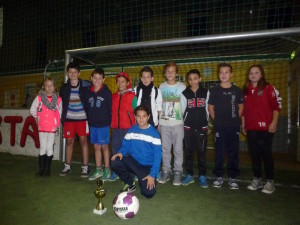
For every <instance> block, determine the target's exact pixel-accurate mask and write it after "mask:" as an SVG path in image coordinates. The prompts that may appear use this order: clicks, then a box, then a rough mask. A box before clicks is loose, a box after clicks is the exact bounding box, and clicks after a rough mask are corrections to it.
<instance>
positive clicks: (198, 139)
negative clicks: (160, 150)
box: [180, 69, 209, 188]
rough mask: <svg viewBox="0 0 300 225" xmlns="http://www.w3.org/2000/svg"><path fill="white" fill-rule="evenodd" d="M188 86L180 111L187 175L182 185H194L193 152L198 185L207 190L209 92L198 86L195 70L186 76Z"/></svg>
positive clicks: (198, 81)
mask: <svg viewBox="0 0 300 225" xmlns="http://www.w3.org/2000/svg"><path fill="white" fill-rule="evenodd" d="M186 77H187V80H188V82H189V84H190V86H189V87H187V88H186V89H185V90H184V91H183V92H182V95H181V100H180V101H181V110H182V114H183V120H184V141H185V147H186V158H185V164H186V172H187V175H186V177H185V179H184V180H183V181H182V185H189V184H191V183H194V177H193V175H194V150H196V151H197V153H198V172H199V184H200V186H201V187H202V188H207V187H208V184H207V181H206V178H205V175H206V144H207V129H208V118H209V115H208V109H207V100H208V97H209V92H208V90H207V89H205V88H203V87H202V85H201V84H200V81H201V75H200V72H199V71H198V70H196V69H192V70H190V71H189V72H188V73H187V75H186Z"/></svg>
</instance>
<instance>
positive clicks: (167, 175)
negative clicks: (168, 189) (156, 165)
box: [158, 171, 171, 184]
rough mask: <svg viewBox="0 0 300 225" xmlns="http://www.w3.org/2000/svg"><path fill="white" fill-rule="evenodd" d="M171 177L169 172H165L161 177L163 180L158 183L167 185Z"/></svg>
mask: <svg viewBox="0 0 300 225" xmlns="http://www.w3.org/2000/svg"><path fill="white" fill-rule="evenodd" d="M170 176H171V173H170V172H168V171H163V173H162V175H161V178H160V179H159V180H158V183H160V184H165V183H166V182H167V181H169V180H170Z"/></svg>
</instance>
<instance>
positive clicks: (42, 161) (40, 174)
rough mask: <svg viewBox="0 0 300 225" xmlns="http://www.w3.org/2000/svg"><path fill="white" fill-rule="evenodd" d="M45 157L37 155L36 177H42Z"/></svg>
mask: <svg viewBox="0 0 300 225" xmlns="http://www.w3.org/2000/svg"><path fill="white" fill-rule="evenodd" d="M46 157H47V156H46V155H39V170H38V171H37V173H36V176H37V177H42V176H43V174H44V171H45V159H46Z"/></svg>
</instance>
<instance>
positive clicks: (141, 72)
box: [140, 66, 153, 77]
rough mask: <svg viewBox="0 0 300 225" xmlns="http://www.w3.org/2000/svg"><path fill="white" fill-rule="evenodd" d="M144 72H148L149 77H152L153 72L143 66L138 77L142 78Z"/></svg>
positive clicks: (148, 67)
mask: <svg viewBox="0 0 300 225" xmlns="http://www.w3.org/2000/svg"><path fill="white" fill-rule="evenodd" d="M144 72H148V73H150V74H151V77H153V70H152V69H151V67H150V66H144V67H143V68H142V69H141V71H140V77H142V75H143V73H144Z"/></svg>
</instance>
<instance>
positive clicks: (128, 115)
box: [109, 72, 137, 181]
mask: <svg viewBox="0 0 300 225" xmlns="http://www.w3.org/2000/svg"><path fill="white" fill-rule="evenodd" d="M116 82H117V86H118V91H117V92H116V93H114V94H113V95H112V121H111V128H112V141H111V151H112V154H113V155H114V154H116V152H117V151H118V150H119V149H120V148H121V147H122V141H123V139H124V137H125V135H126V133H127V131H128V129H129V128H130V127H132V126H133V125H135V119H134V113H133V111H134V109H135V108H136V105H137V99H136V97H135V93H134V90H133V89H132V88H131V83H130V78H129V75H128V74H127V73H125V72H120V73H118V74H117V75H116ZM118 178H119V177H118V175H117V174H116V173H112V174H111V176H110V178H109V181H115V180H117V179H118Z"/></svg>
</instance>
